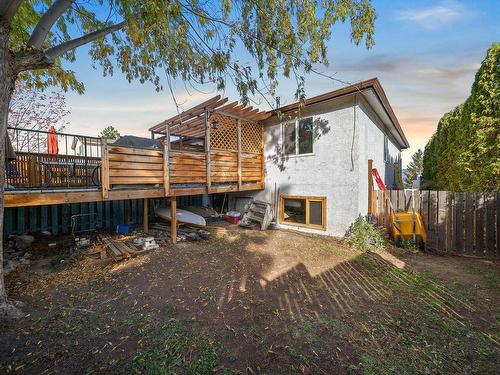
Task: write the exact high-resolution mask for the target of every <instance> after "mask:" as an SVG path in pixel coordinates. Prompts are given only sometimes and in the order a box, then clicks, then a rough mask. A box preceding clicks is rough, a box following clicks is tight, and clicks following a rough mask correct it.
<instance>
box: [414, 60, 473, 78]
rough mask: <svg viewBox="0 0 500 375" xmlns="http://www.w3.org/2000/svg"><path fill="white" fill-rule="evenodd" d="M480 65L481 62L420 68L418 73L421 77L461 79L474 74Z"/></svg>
mask: <svg viewBox="0 0 500 375" xmlns="http://www.w3.org/2000/svg"><path fill="white" fill-rule="evenodd" d="M480 66H481V64H464V65H459V66H454V67H437V68H427V69H418V70H417V71H416V73H417V75H418V76H419V77H421V78H425V79H440V80H445V81H448V80H460V79H463V78H464V77H470V76H471V75H474V73H475V72H477V70H478V69H479V67H480Z"/></svg>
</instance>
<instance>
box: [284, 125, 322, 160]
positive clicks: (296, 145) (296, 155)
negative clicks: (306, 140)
mask: <svg viewBox="0 0 500 375" xmlns="http://www.w3.org/2000/svg"><path fill="white" fill-rule="evenodd" d="M307 118H312V121H313V125H314V116H307V117H301V118H299V119H295V120H294V121H285V122H283V123H282V124H281V149H282V150H283V153H284V152H285V126H286V125H287V124H291V123H294V124H295V153H294V154H285V156H286V157H288V158H301V157H304V156H314V155H315V151H316V147H315V144H316V141H315V140H314V133H313V139H312V149H313V152H308V153H307V154H299V153H298V152H299V137H298V134H299V121H301V120H304V119H307Z"/></svg>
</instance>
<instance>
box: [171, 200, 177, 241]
mask: <svg viewBox="0 0 500 375" xmlns="http://www.w3.org/2000/svg"><path fill="white" fill-rule="evenodd" d="M170 216H171V217H170V226H171V229H172V232H171V236H172V243H173V244H174V245H175V244H176V243H177V197H176V196H172V197H170Z"/></svg>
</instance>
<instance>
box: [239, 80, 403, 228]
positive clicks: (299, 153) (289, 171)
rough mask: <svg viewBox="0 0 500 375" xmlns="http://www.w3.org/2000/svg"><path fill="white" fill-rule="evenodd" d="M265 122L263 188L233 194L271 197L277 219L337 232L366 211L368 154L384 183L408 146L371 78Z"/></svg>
mask: <svg viewBox="0 0 500 375" xmlns="http://www.w3.org/2000/svg"><path fill="white" fill-rule="evenodd" d="M263 125H264V159H265V188H264V189H263V190H260V191H256V192H252V193H248V192H247V193H244V194H242V193H239V194H234V195H233V196H232V197H231V199H232V203H233V204H236V201H237V200H238V198H241V197H251V198H254V199H258V200H262V201H266V202H272V203H273V205H274V207H275V211H276V214H275V216H277V219H278V223H279V225H280V226H283V227H288V228H293V229H296V230H301V231H307V232H312V233H321V234H327V235H332V236H343V235H344V234H345V232H346V230H347V229H348V227H349V225H350V224H351V223H352V222H353V221H354V220H355V219H356V217H357V216H358V215H359V214H361V215H366V214H367V211H368V188H369V179H371V175H370V174H369V172H370V171H369V160H372V165H373V168H377V170H378V172H379V174H380V175H381V176H382V178H384V181H385V183H386V185H387V186H388V187H392V186H393V185H394V184H396V175H397V174H396V173H395V168H400V166H401V150H403V149H406V148H408V147H409V144H408V140H407V139H406V137H405V135H404V133H403V130H402V129H401V126H400V124H399V122H398V119H397V118H396V116H395V114H394V111H393V109H392V108H391V105H390V103H389V100H388V99H387V96H386V95H385V93H384V90H383V89H382V86H381V84H380V82H379V81H378V79H376V78H374V79H370V80H367V81H363V82H360V83H358V84H355V85H352V86H348V87H344V88H342V89H339V90H335V91H332V92H328V93H325V94H322V95H319V96H316V97H312V98H309V99H307V100H306V101H305V105H304V106H302V107H301V106H300V105H299V103H294V104H290V105H287V106H284V107H281V108H279V109H278V110H276V111H273V112H272V113H271V117H269V118H268V119H267V120H265V121H264V122H263Z"/></svg>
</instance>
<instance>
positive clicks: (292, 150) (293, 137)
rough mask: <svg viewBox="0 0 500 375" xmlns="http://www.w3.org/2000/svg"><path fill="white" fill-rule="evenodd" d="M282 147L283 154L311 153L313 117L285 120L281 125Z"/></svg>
mask: <svg viewBox="0 0 500 375" xmlns="http://www.w3.org/2000/svg"><path fill="white" fill-rule="evenodd" d="M283 147H284V151H285V155H304V154H312V153H313V118H312V117H308V118H305V119H301V120H297V121H294V122H287V123H286V124H284V125H283Z"/></svg>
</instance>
